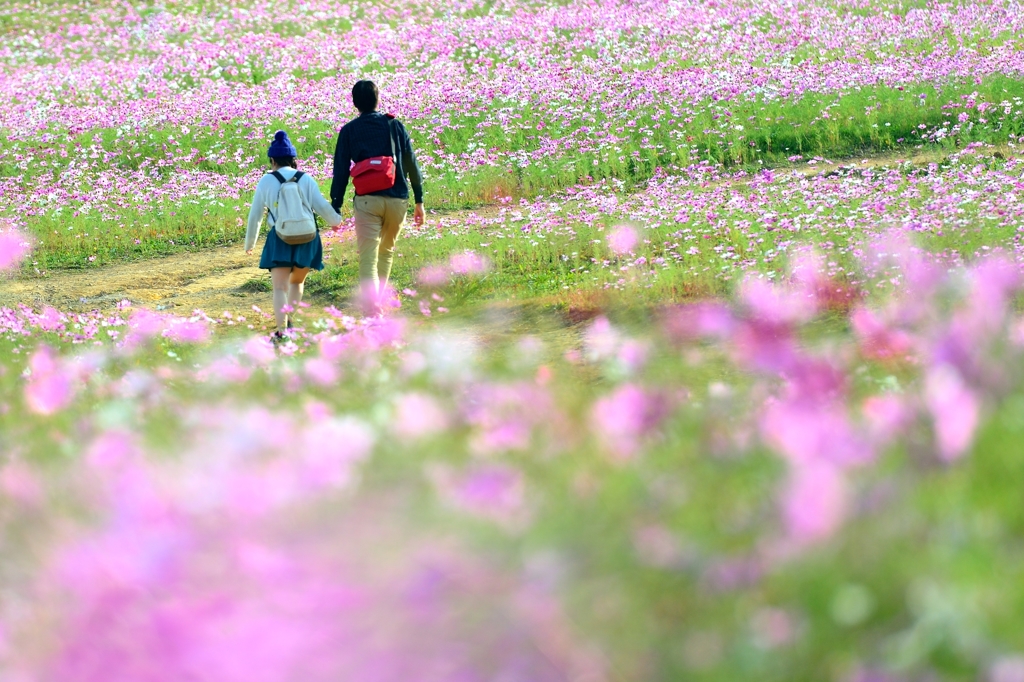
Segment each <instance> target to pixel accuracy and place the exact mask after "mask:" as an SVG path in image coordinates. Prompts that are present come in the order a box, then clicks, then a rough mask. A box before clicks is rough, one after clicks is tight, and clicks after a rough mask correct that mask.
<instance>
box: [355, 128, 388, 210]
mask: <svg viewBox="0 0 1024 682" xmlns="http://www.w3.org/2000/svg"><path fill="white" fill-rule="evenodd" d="M386 116H387V117H388V137H390V138H391V156H371V157H370V158H368V159H363V160H362V161H360V162H359V163H357V164H355V165H354V166H352V170H350V171H349V176H350V177H351V178H352V185H353V186H354V187H355V189H356V194H373V193H374V192H379V191H381V190H384V189H391V188H392V187H394V186H395V166H396V161H395V136H394V134H393V131H392V130H391V119H392V118H394V116H392V115H391V114H386Z"/></svg>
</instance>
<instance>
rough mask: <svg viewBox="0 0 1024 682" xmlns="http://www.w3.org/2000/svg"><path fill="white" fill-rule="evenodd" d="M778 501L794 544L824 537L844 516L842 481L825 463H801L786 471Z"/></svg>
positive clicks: (844, 490)
mask: <svg viewBox="0 0 1024 682" xmlns="http://www.w3.org/2000/svg"><path fill="white" fill-rule="evenodd" d="M781 503H782V516H783V520H784V522H785V525H786V530H787V532H788V535H789V536H790V538H791V539H793V540H794V541H795V542H797V543H798V544H806V543H811V542H816V541H820V540H824V539H826V538H828V537H829V536H831V535H832V534H833V533H834V532H835V531H836V530H838V529H839V526H840V525H841V524H842V522H843V519H844V518H845V517H846V508H847V486H846V482H845V480H844V478H843V475H842V473H840V471H839V469H838V467H836V466H835V465H833V464H831V463H829V462H826V461H821V460H819V461H815V462H804V463H801V464H799V465H798V466H795V467H793V468H792V469H791V470H790V474H789V479H788V481H787V482H786V484H785V485H784V486H783V489H782V500H781Z"/></svg>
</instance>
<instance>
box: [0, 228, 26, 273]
mask: <svg viewBox="0 0 1024 682" xmlns="http://www.w3.org/2000/svg"><path fill="white" fill-rule="evenodd" d="M28 250H29V245H28V242H26V241H25V238H24V236H23V235H22V234H21V232H19V231H18V230H14V229H8V230H6V231H4V232H0V270H7V269H9V268H13V267H14V266H16V265H17V264H18V263H20V262H21V259H22V258H24V257H25V255H26V254H27V253H28Z"/></svg>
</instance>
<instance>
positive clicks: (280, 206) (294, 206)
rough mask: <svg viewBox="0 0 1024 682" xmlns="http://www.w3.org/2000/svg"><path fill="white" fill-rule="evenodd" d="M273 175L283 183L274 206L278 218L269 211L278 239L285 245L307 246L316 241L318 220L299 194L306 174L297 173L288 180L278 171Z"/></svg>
mask: <svg viewBox="0 0 1024 682" xmlns="http://www.w3.org/2000/svg"><path fill="white" fill-rule="evenodd" d="M271 175H273V176H274V177H275V178H277V181H278V182H280V183H281V189H280V191H279V192H278V194H277V202H276V203H275V204H274V208H276V209H277V216H276V217H275V216H274V212H273V211H271V210H269V209H268V212H269V213H270V218H271V220H273V221H274V231H275V232H277V236H278V238H279V239H280V240H281V241H283V242H284V243H285V244H306V243H308V242H311V241H313V240H314V239H316V219H315V218H314V217H313V211H312V209H310V208H309V207H308V206H306V202H305V201H303V200H302V195H301V194H300V193H299V178H301V177H302V176H303V175H304V173H303V172H302V171H296V172H295V175H293V176H292V177H291V178H290V179H288V180H285V179H284V176H283V175H281V174H280V173H278V172H277V171H274V172H273V173H271Z"/></svg>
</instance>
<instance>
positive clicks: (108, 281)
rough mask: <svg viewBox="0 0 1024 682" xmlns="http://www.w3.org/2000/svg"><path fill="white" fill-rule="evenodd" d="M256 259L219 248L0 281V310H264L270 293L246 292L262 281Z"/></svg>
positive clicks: (264, 276) (234, 248) (237, 250)
mask: <svg viewBox="0 0 1024 682" xmlns="http://www.w3.org/2000/svg"><path fill="white" fill-rule="evenodd" d="M258 262H259V257H258V256H257V255H256V254H254V255H252V256H246V255H245V253H243V252H242V249H241V247H238V246H231V247H228V246H225V247H216V248H212V249H208V250H205V251H202V252H199V253H181V254H176V255H173V256H167V257H164V258H154V259H152V260H147V261H135V262H130V263H123V264H118V265H109V266H105V267H103V268H96V269H89V270H65V271H59V272H54V273H51V274H48V275H46V276H43V277H30V278H29V277H25V278H22V277H19V278H14V279H8V280H6V281H0V307H13V306H15V305H17V304H18V303H25V304H27V305H30V306H32V307H34V308H37V309H38V308H41V307H43V306H47V305H51V306H53V307H55V308H58V309H60V310H67V311H79V312H81V311H88V310H97V309H98V310H110V309H113V308H115V307H116V306H117V304H118V303H119V302H120V301H122V300H125V299H127V300H129V301H131V302H132V304H133V305H141V306H144V307H147V308H152V309H154V310H171V311H173V312H175V313H178V314H184V315H187V314H189V313H191V312H192V311H193V310H195V309H200V310H204V311H206V312H207V313H208V314H210V315H219V314H220V313H221V312H222V311H225V310H226V311H229V312H231V313H243V314H244V313H246V312H248V311H251V310H252V306H253V305H258V306H260V307H261V308H264V309H269V308H270V293H269V292H266V291H259V290H257V289H255V288H254V287H252V286H251V285H250V286H247V283H249V282H251V281H252V280H258V281H259V280H266V279H267V274H266V273H265V272H264V271H262V270H260V269H259V268H257V267H256V264H257V263H258Z"/></svg>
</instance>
